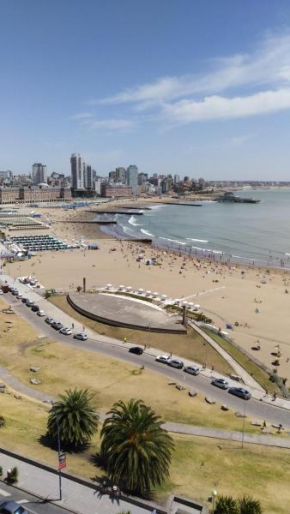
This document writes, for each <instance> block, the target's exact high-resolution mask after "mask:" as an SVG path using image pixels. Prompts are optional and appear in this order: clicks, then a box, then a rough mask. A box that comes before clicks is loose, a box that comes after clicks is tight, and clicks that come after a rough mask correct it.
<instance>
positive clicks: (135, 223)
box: [128, 216, 139, 227]
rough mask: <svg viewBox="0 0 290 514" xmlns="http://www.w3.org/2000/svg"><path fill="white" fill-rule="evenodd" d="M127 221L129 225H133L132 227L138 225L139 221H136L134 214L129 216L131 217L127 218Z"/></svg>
mask: <svg viewBox="0 0 290 514" xmlns="http://www.w3.org/2000/svg"><path fill="white" fill-rule="evenodd" d="M128 223H130V225H133V227H138V226H139V223H137V220H136V218H135V216H131V218H130V219H129V221H128Z"/></svg>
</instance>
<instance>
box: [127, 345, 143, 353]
mask: <svg viewBox="0 0 290 514" xmlns="http://www.w3.org/2000/svg"><path fill="white" fill-rule="evenodd" d="M129 352H130V353H135V354H136V355H142V353H143V352H144V350H143V348H140V346H132V348H129Z"/></svg>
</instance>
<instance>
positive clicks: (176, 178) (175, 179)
mask: <svg viewBox="0 0 290 514" xmlns="http://www.w3.org/2000/svg"><path fill="white" fill-rule="evenodd" d="M178 182H180V175H174V184H178Z"/></svg>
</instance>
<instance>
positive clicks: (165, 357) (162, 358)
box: [155, 355, 170, 364]
mask: <svg viewBox="0 0 290 514" xmlns="http://www.w3.org/2000/svg"><path fill="white" fill-rule="evenodd" d="M169 359H170V357H168V355H158V357H156V359H155V360H156V361H158V362H162V363H163V364H168V361H169Z"/></svg>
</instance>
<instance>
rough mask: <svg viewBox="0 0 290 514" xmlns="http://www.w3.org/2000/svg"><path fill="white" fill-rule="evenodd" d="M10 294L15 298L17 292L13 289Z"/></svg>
mask: <svg viewBox="0 0 290 514" xmlns="http://www.w3.org/2000/svg"><path fill="white" fill-rule="evenodd" d="M11 293H12V294H13V296H17V295H18V293H19V291H18V290H17V289H13V290H11Z"/></svg>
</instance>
